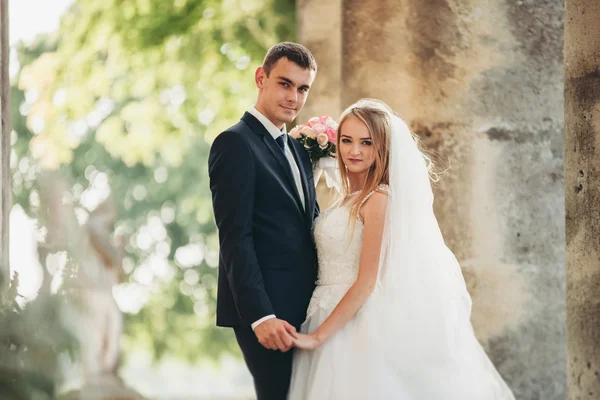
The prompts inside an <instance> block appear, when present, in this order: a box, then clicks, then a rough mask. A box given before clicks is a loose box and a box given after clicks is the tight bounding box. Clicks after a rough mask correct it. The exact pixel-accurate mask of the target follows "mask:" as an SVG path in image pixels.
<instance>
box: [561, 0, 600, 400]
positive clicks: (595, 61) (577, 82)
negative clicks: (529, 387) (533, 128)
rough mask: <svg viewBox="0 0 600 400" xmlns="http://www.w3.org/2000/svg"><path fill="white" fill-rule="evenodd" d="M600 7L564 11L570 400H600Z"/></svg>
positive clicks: (570, 4) (589, 4)
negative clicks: (594, 399)
mask: <svg viewBox="0 0 600 400" xmlns="http://www.w3.org/2000/svg"><path fill="white" fill-rule="evenodd" d="M599 15H600V3H598V2H597V1H593V0H592V1H590V0H567V2H566V8H565V47H564V52H565V60H566V62H565V202H566V204H565V206H566V241H567V253H566V254H567V255H566V259H567V348H568V360H567V377H568V378H567V379H568V383H569V385H568V386H569V396H568V398H569V399H573V400H575V399H592V398H599V397H600V378H599V376H600V335H599V334H598V332H599V329H600V183H599V182H600V179H599V178H600V148H599V147H598V144H599V142H600V25H599V24H598V16H599Z"/></svg>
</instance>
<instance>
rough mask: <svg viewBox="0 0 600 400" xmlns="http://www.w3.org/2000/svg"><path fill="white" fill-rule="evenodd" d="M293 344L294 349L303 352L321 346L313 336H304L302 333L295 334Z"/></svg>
mask: <svg viewBox="0 0 600 400" xmlns="http://www.w3.org/2000/svg"><path fill="white" fill-rule="evenodd" d="M293 343H294V347H297V348H299V349H303V350H314V349H316V348H317V347H319V346H320V345H321V343H320V341H319V340H318V339H317V337H316V336H315V335H304V334H302V333H296V335H295V337H294V339H293Z"/></svg>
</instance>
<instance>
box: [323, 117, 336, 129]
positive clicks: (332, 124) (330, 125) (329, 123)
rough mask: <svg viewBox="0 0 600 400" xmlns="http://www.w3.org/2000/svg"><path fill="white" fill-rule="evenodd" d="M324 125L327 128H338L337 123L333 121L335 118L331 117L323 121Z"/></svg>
mask: <svg viewBox="0 0 600 400" xmlns="http://www.w3.org/2000/svg"><path fill="white" fill-rule="evenodd" d="M325 126H326V127H328V128H333V129H337V128H338V123H337V122H335V120H334V119H333V118H329V119H327V121H326V122H325Z"/></svg>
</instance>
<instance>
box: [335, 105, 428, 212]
mask: <svg viewBox="0 0 600 400" xmlns="http://www.w3.org/2000/svg"><path fill="white" fill-rule="evenodd" d="M392 115H397V114H395V113H394V111H393V110H392V109H391V108H390V107H389V106H388V105H387V104H385V103H384V102H383V101H381V100H376V99H361V100H359V101H357V102H356V103H354V104H352V105H351V106H350V107H348V108H347V109H346V110H345V111H344V112H343V113H342V115H341V116H340V123H339V125H338V132H337V148H338V149H339V148H340V141H341V137H342V130H343V127H344V122H345V121H346V120H347V119H348V118H350V117H351V116H352V117H355V118H357V119H359V120H360V121H362V122H363V123H364V124H365V125H366V126H367V129H368V130H369V133H370V134H371V139H373V146H374V147H375V160H374V162H373V164H372V165H371V168H370V169H369V172H368V173H367V178H366V180H365V184H364V186H363V187H362V189H361V192H360V193H359V195H358V196H357V197H356V198H355V199H353V200H351V201H350V203H349V205H350V216H351V218H350V220H351V221H356V219H357V217H358V213H359V211H360V207H361V205H362V203H363V200H365V198H366V197H367V196H368V195H369V193H371V192H372V191H374V190H376V189H377V188H378V187H379V186H380V185H389V183H390V142H391V134H392V120H391V116H392ZM397 116H398V117H399V118H400V116H399V115H397ZM411 135H412V137H413V139H414V140H415V142H416V143H417V146H418V147H419V150H421V153H422V154H423V158H425V161H426V162H427V168H428V170H429V177H430V179H431V180H433V181H437V178H438V176H437V174H436V173H435V172H434V171H433V163H432V162H431V158H430V157H428V156H427V155H426V154H424V152H423V149H422V146H421V142H420V140H419V137H418V136H416V135H415V134H413V133H412V132H411ZM337 162H338V166H339V170H340V174H341V177H342V185H343V190H344V192H345V194H344V196H348V194H349V193H350V183H349V181H348V172H347V171H346V168H345V165H344V161H343V160H342V157H341V156H340V155H339V152H338V155H337Z"/></svg>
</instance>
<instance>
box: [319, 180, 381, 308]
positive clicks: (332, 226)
mask: <svg viewBox="0 0 600 400" xmlns="http://www.w3.org/2000/svg"><path fill="white" fill-rule="evenodd" d="M386 189H387V188H386V187H379V188H378V190H383V191H386ZM371 194H372V193H371ZM369 196H370V195H369ZM367 199H368V197H367V198H365V201H366V200H367ZM361 206H362V204H361ZM349 221H350V207H348V206H341V207H340V206H336V205H334V206H333V207H331V208H328V209H327V210H325V211H324V212H323V213H322V214H321V215H320V216H319V217H318V218H317V219H316V220H315V225H314V236H315V243H316V247H317V254H318V257H319V270H318V280H317V287H316V289H315V291H314V293H313V296H312V299H311V301H310V305H309V306H308V311H307V318H308V317H310V316H311V315H312V314H313V313H314V312H315V311H316V310H317V309H318V308H324V309H326V310H329V311H332V310H333V308H334V307H335V306H336V305H337V303H338V302H339V301H340V300H341V299H342V297H344V295H345V294H346V292H347V291H348V289H349V288H350V286H352V284H353V283H354V282H355V281H356V278H357V277H358V268H359V263H360V252H361V249H362V241H363V223H362V221H361V220H360V219H357V220H356V224H355V225H354V230H352V223H350V222H349Z"/></svg>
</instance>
